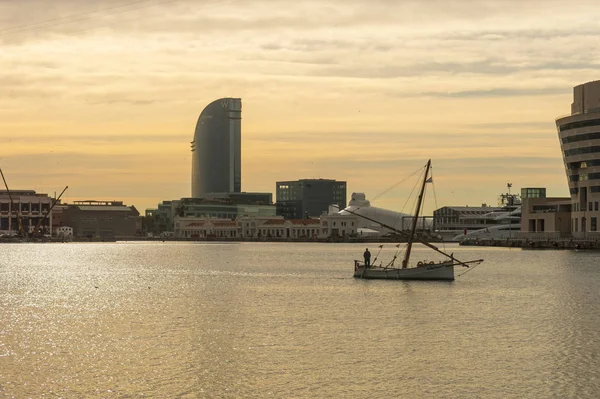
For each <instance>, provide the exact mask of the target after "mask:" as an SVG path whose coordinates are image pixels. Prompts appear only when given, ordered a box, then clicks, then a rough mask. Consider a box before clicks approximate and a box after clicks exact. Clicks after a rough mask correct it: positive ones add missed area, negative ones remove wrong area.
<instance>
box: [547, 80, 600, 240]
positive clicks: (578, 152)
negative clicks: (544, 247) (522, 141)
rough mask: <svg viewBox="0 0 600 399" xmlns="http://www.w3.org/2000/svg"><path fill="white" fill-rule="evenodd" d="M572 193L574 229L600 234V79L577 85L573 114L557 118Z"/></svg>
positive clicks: (579, 233) (576, 233)
mask: <svg viewBox="0 0 600 399" xmlns="http://www.w3.org/2000/svg"><path fill="white" fill-rule="evenodd" d="M556 128H557V131H558V138H559V140H560V147H561V151H562V156H563V161H564V164H565V170H566V174H567V181H568V184H569V191H570V194H571V203H572V207H571V211H572V215H571V232H572V235H573V236H574V237H575V238H584V237H586V235H587V236H588V237H589V236H597V235H598V231H599V228H598V219H599V218H600V208H599V203H600V80H597V81H593V82H588V83H584V84H581V85H579V86H575V87H574V88H573V103H572V104H571V114H570V115H567V116H563V117H560V118H558V119H556Z"/></svg>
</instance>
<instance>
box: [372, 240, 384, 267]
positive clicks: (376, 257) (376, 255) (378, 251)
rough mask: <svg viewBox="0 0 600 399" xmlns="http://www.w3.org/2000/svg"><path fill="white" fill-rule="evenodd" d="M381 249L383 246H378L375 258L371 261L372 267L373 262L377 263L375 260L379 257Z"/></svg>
mask: <svg viewBox="0 0 600 399" xmlns="http://www.w3.org/2000/svg"><path fill="white" fill-rule="evenodd" d="M382 249H383V244H382V245H380V246H379V251H378V252H377V255H375V258H374V259H373V263H372V264H373V265H375V262H377V258H378V257H379V254H380V253H381V250H382Z"/></svg>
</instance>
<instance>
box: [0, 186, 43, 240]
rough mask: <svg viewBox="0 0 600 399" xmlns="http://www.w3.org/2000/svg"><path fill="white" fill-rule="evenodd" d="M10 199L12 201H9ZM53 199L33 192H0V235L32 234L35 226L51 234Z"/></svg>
mask: <svg viewBox="0 0 600 399" xmlns="http://www.w3.org/2000/svg"><path fill="white" fill-rule="evenodd" d="M11 197H12V201H11ZM52 203H53V199H52V198H50V197H49V196H48V194H38V193H36V192H35V191H34V190H10V195H9V192H8V191H6V190H0V235H2V234H6V235H15V234H18V233H19V232H21V233H22V234H24V235H25V234H29V233H32V232H33V230H34V229H35V227H36V226H38V225H39V227H40V228H41V229H42V231H43V233H44V234H46V235H49V234H52V230H51V226H52V212H50V208H51V207H52Z"/></svg>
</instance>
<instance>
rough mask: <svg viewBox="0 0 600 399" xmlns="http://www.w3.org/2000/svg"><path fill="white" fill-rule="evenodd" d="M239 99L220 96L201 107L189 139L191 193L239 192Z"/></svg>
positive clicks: (195, 196) (195, 195)
mask: <svg viewBox="0 0 600 399" xmlns="http://www.w3.org/2000/svg"><path fill="white" fill-rule="evenodd" d="M241 115H242V100H241V99H240V98H221V99H218V100H215V101H213V102H212V103H210V104H209V105H207V106H206V108H204V110H203V111H202V113H201V114H200V117H199V118H198V122H197V124H196V130H195V133H194V140H193V141H192V143H191V144H192V197H193V198H201V197H203V196H205V195H206V194H208V193H225V192H236V193H239V192H241V191H242V190H241V186H242V162H241V156H242V154H241V152H242V146H241V123H242V120H241V118H242V116H241Z"/></svg>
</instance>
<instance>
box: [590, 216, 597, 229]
mask: <svg viewBox="0 0 600 399" xmlns="http://www.w3.org/2000/svg"><path fill="white" fill-rule="evenodd" d="M597 228H598V221H597V218H592V219H591V221H590V231H596V230H597Z"/></svg>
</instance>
